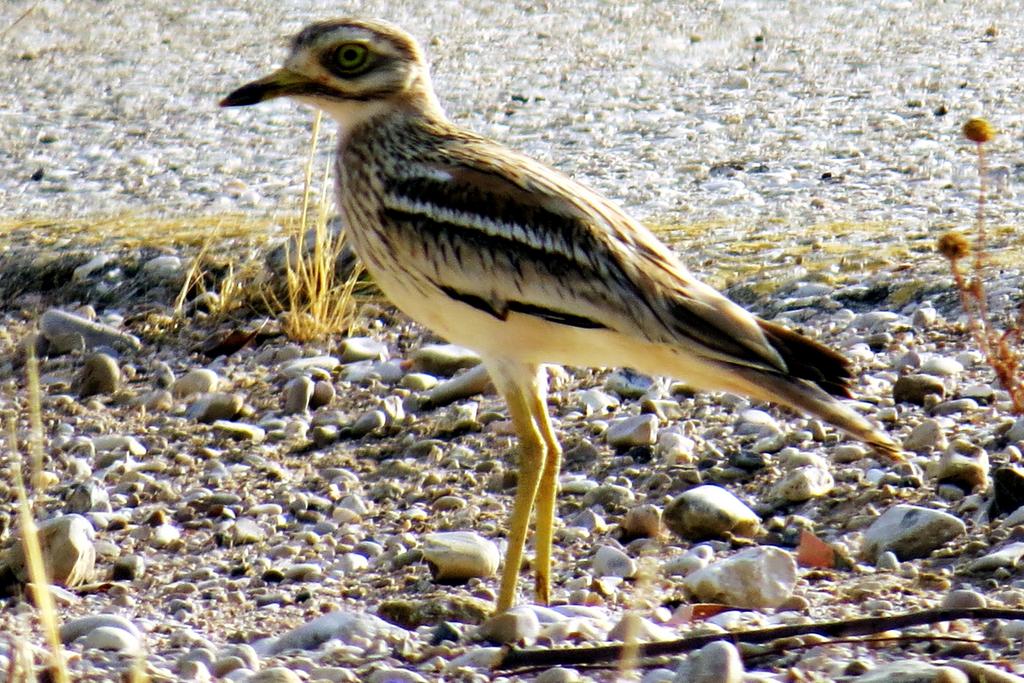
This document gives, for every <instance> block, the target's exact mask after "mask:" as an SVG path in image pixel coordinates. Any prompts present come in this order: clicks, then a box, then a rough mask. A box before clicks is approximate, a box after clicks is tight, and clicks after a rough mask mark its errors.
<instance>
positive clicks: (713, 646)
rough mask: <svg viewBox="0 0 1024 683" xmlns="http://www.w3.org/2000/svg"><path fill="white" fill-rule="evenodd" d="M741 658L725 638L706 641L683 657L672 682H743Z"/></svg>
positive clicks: (734, 647)
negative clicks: (710, 641)
mask: <svg viewBox="0 0 1024 683" xmlns="http://www.w3.org/2000/svg"><path fill="white" fill-rule="evenodd" d="M743 674H744V669H743V660H742V659H741V658H740V653H739V651H738V650H737V649H736V646H735V645H733V644H732V643H730V642H727V641H725V640H716V641H715V642H713V643H708V644H707V645H705V646H704V647H702V648H701V649H699V650H697V651H696V652H694V653H693V654H691V655H690V656H689V657H687V658H686V659H684V660H683V661H682V662H680V664H679V668H677V669H676V672H675V678H673V679H672V681H673V683H743Z"/></svg>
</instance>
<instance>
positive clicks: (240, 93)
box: [220, 84, 266, 107]
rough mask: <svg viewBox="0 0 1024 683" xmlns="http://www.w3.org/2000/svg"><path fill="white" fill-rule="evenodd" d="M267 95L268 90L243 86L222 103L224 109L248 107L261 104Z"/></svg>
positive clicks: (255, 86) (254, 86)
mask: <svg viewBox="0 0 1024 683" xmlns="http://www.w3.org/2000/svg"><path fill="white" fill-rule="evenodd" d="M265 95H266V89H265V88H262V87H260V86H257V85H252V84H250V85H243V86H242V87H241V88H239V89H238V90H235V91H234V92H232V93H231V94H229V95H228V96H227V97H225V98H224V99H222V100H221V101H220V106H222V107H247V106H249V105H251V104H259V103H260V102H262V101H263V100H264V99H266V98H265Z"/></svg>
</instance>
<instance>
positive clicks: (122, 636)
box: [74, 626, 143, 655]
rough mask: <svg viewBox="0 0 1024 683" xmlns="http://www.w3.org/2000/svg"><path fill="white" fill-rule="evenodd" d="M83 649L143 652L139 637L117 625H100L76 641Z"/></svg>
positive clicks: (124, 652) (132, 653)
mask: <svg viewBox="0 0 1024 683" xmlns="http://www.w3.org/2000/svg"><path fill="white" fill-rule="evenodd" d="M74 642H75V643H77V644H78V645H80V646H81V647H82V649H83V650H111V651H113V652H120V653H122V654H127V655H134V654H139V653H141V652H142V649H143V648H142V643H141V642H140V640H139V638H138V637H137V636H135V635H133V634H131V633H129V632H128V631H126V630H124V629H122V628H117V627H115V626H98V627H96V628H94V629H92V630H91V631H89V632H88V633H86V634H85V635H84V636H82V637H81V638H78V639H76V640H75V641H74Z"/></svg>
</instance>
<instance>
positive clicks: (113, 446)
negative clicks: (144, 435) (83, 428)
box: [90, 434, 146, 457]
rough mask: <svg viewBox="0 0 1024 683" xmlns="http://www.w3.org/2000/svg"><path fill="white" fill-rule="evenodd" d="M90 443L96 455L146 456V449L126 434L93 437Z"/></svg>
mask: <svg viewBox="0 0 1024 683" xmlns="http://www.w3.org/2000/svg"><path fill="white" fill-rule="evenodd" d="M90 443H92V447H93V450H95V451H96V452H97V453H127V454H129V455H134V456H136V457H138V456H142V455H145V454H146V447H145V446H143V445H142V443H140V442H139V440H138V439H136V438H135V437H134V436H131V435H128V434H102V435H100V436H94V437H93V438H92V439H91V441H90Z"/></svg>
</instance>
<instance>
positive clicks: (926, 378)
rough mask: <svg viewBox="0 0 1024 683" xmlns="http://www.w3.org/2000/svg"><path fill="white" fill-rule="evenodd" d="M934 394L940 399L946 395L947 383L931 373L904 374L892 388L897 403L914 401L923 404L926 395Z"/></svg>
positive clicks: (915, 403)
mask: <svg viewBox="0 0 1024 683" xmlns="http://www.w3.org/2000/svg"><path fill="white" fill-rule="evenodd" d="M930 394H934V395H936V396H938V397H939V398H940V399H942V398H945V397H946V385H945V384H944V383H943V382H942V380H941V379H939V378H938V377H933V376H931V375H903V376H902V377H900V378H899V379H898V380H896V384H895V385H893V388H892V398H893V400H894V401H896V403H913V404H914V405H919V406H923V405H924V399H925V396H928V395H930Z"/></svg>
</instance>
